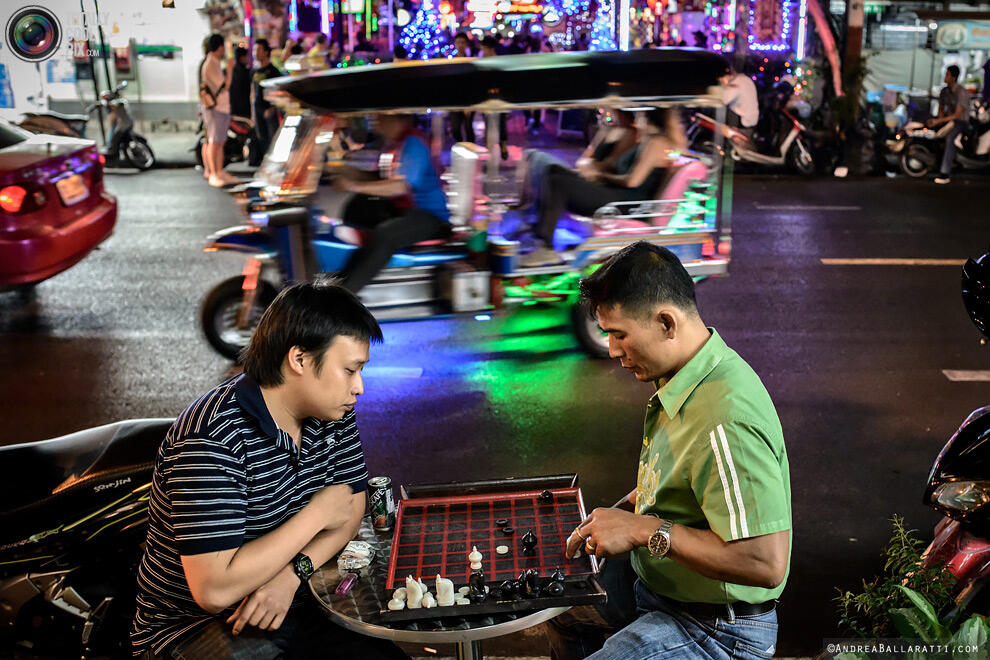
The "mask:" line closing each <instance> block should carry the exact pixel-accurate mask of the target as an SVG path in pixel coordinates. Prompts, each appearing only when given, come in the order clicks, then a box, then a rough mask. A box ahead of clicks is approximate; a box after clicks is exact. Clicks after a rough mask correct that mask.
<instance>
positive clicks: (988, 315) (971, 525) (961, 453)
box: [923, 254, 990, 617]
mask: <svg viewBox="0 0 990 660" xmlns="http://www.w3.org/2000/svg"><path fill="white" fill-rule="evenodd" d="M962 280H963V302H964V303H965V305H966V310H967V311H968V312H969V315H970V318H971V319H972V321H973V323H974V324H976V326H977V327H978V328H979V329H980V331H981V332H982V333H983V337H982V338H981V341H982V343H984V344H985V343H986V342H987V338H988V337H990V254H984V255H983V256H981V257H980V258H979V259H970V260H968V261H967V262H966V265H965V266H964V267H963V277H962ZM988 441H990V406H985V407H983V408H979V409H977V410H974V411H973V412H972V413H970V415H969V417H967V418H966V420H965V421H964V422H963V423H962V425H961V426H960V427H959V429H958V430H957V431H956V432H955V433H954V434H953V435H952V437H951V438H950V439H949V442H948V443H946V445H945V447H944V448H943V449H942V451H941V452H940V453H939V455H938V458H937V459H935V464H934V465H933V466H932V470H931V473H930V474H929V476H928V484H927V486H926V487H925V492H924V498H923V502H924V504H925V505H926V506H930V507H932V508H933V509H935V510H936V511H938V512H940V513H942V514H943V515H944V516H945V517H944V518H943V519H942V520H941V521H940V522H939V523H938V525H937V526H936V527H935V537H934V539H933V540H932V542H931V545H929V546H928V549H927V550H926V551H925V553H924V562H925V566H926V567H929V566H934V565H937V564H939V563H944V564H945V565H946V567H947V568H948V570H949V571H950V572H951V573H952V574H953V575H954V576H955V577H956V579H957V582H956V586H955V593H954V599H953V604H952V606H951V608H952V610H951V611H950V612H947V613H943V615H946V616H950V617H954V616H955V615H956V614H963V613H978V614H988V613H990V446H988Z"/></svg>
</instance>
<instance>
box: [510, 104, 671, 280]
mask: <svg viewBox="0 0 990 660" xmlns="http://www.w3.org/2000/svg"><path fill="white" fill-rule="evenodd" d="M639 123H640V126H639V129H640V133H639V134H640V138H639V142H638V143H637V145H636V147H635V148H634V149H631V150H629V151H627V152H626V153H625V154H623V155H622V156H621V157H620V158H619V160H618V162H617V163H616V169H617V170H618V171H619V172H625V173H624V174H613V173H609V172H597V173H595V174H594V178H593V180H592V181H589V180H588V179H586V178H584V177H583V176H582V175H581V174H579V173H577V172H576V171H574V170H571V169H568V168H566V167H561V166H559V165H551V166H550V167H549V168H548V169H547V173H546V177H545V178H544V181H543V189H542V192H541V196H540V207H539V221H538V223H537V226H536V234H537V237H538V238H539V239H540V241H542V245H540V246H539V247H537V248H536V249H535V250H533V251H532V252H530V253H529V254H527V255H524V256H523V257H522V258H521V260H520V265H521V266H522V267H524V268H529V267H535V266H548V265H554V264H559V263H561V262H562V261H563V259H561V257H560V255H559V254H557V253H556V252H555V251H554V249H553V234H554V231H555V230H556V229H557V222H558V221H559V220H560V215H561V214H562V213H563V212H564V211H568V212H571V213H576V214H579V215H588V216H590V215H593V214H594V213H595V211H597V210H598V209H599V208H601V207H603V206H605V205H606V204H610V203H612V202H627V201H638V200H650V199H654V198H655V197H656V196H657V194H658V193H659V192H660V185H661V184H662V183H663V181H664V179H665V178H666V175H667V170H668V168H669V167H670V165H671V162H672V160H673V159H672V154H673V153H675V152H679V151H681V150H683V149H685V148H686V147H687V138H686V137H685V136H684V129H683V127H682V126H681V123H680V119H679V118H678V116H677V113H676V111H675V110H672V109H670V108H654V109H652V110H649V111H647V112H645V113H643V114H641V115H640V118H639Z"/></svg>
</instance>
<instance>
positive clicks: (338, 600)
mask: <svg viewBox="0 0 990 660" xmlns="http://www.w3.org/2000/svg"><path fill="white" fill-rule="evenodd" d="M357 538H358V539H360V540H361V541H367V542H368V543H370V544H371V545H372V547H373V548H374V549H375V557H374V559H373V560H372V562H371V565H370V566H368V567H367V568H364V569H361V571H359V574H360V577H359V578H358V580H357V582H355V584H354V587H353V588H352V589H351V591H350V592H349V593H347V594H345V595H339V594H337V593H335V590H336V589H337V585H338V584H340V581H341V575H340V572H339V571H338V570H337V563H336V562H335V561H332V560H331V561H329V562H327V563H326V564H325V565H324V566H323V568H321V569H320V570H318V571H317V572H316V573H315V574H314V575H313V577H312V578H310V581H309V585H310V590H311V591H312V592H313V595H314V596H315V597H316V600H317V602H318V603H319V604H320V605H321V606H322V607H323V608H324V610H325V611H326V613H327V616H329V617H330V619H331V620H333V621H334V622H335V623H337V624H339V625H341V626H343V627H345V628H347V629H349V630H353V631H355V632H358V633H362V634H365V635H369V636H371V637H378V638H382V639H390V640H392V641H394V642H409V643H414V644H454V645H455V647H456V649H457V658H458V660H478V659H480V658H482V657H483V656H482V651H481V640H484V639H491V638H493V637H501V636H502V635H508V634H510V633H514V632H518V631H520V630H525V629H526V628H530V627H532V626H535V625H539V624H541V623H543V622H544V621H548V620H550V619H552V618H554V617H555V616H557V615H559V614H561V613H563V612H565V611H567V610H568V609H569V608H567V607H550V608H546V609H542V610H537V611H535V612H507V613H504V614H484V615H478V616H451V617H438V618H436V619H420V620H417V621H407V622H401V623H399V622H395V623H386V622H383V621H382V620H381V617H380V612H381V610H382V609H383V608H384V604H385V602H387V601H384V600H383V599H384V594H385V582H386V578H387V574H388V557H389V552H390V551H391V547H392V533H391V532H383V533H377V532H375V530H374V529H373V528H372V526H371V519H370V518H368V517H365V519H364V520H363V521H362V522H361V530H360V531H359V532H358V536H357ZM438 613H439V610H438Z"/></svg>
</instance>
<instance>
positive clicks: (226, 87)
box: [199, 33, 237, 188]
mask: <svg viewBox="0 0 990 660" xmlns="http://www.w3.org/2000/svg"><path fill="white" fill-rule="evenodd" d="M204 50H205V55H206V57H205V58H203V63H202V64H201V65H200V68H199V81H200V82H199V102H200V112H201V114H202V116H203V132H204V133H205V142H203V153H202V156H203V176H204V177H206V180H207V181H208V182H209V183H210V185H211V186H213V187H214V188H222V187H223V186H227V185H230V184H233V183H236V182H237V179H235V178H234V177H232V176H231V175H229V174H227V172H225V171H224V169H223V143H224V142H225V141H226V139H227V128H228V127H229V126H230V77H231V76H232V75H233V72H234V67H233V64H232V63H231V62H228V63H227V71H226V73H224V70H223V66H222V65H221V60H222V59H223V54H224V41H223V37H222V36H220V35H219V34H216V33H214V34H211V35H210V36H209V38H207V40H206V46H205V47H204Z"/></svg>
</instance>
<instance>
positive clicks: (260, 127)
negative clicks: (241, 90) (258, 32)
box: [250, 39, 282, 167]
mask: <svg viewBox="0 0 990 660" xmlns="http://www.w3.org/2000/svg"><path fill="white" fill-rule="evenodd" d="M254 61H255V63H256V64H257V67H256V68H255V70H254V128H255V133H256V135H257V137H258V146H257V149H255V150H254V154H252V156H253V157H252V159H251V163H250V164H251V165H252V166H253V167H257V166H258V165H260V164H261V159H262V158H263V157H264V155H265V154H266V153H268V147H269V146H271V143H272V138H273V137H274V136H275V131H276V130H278V116H277V113H276V111H275V106H273V105H272V104H271V103H269V102H268V101H266V100H265V90H264V88H263V87H262V86H261V83H262V82H264V81H266V80H268V79H269V78H277V77H278V76H281V75H282V72H281V71H279V70H278V68H276V66H275V65H274V64H272V47H271V45H270V44H269V43H268V40H267V39H258V40H256V41H255V42H254Z"/></svg>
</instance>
